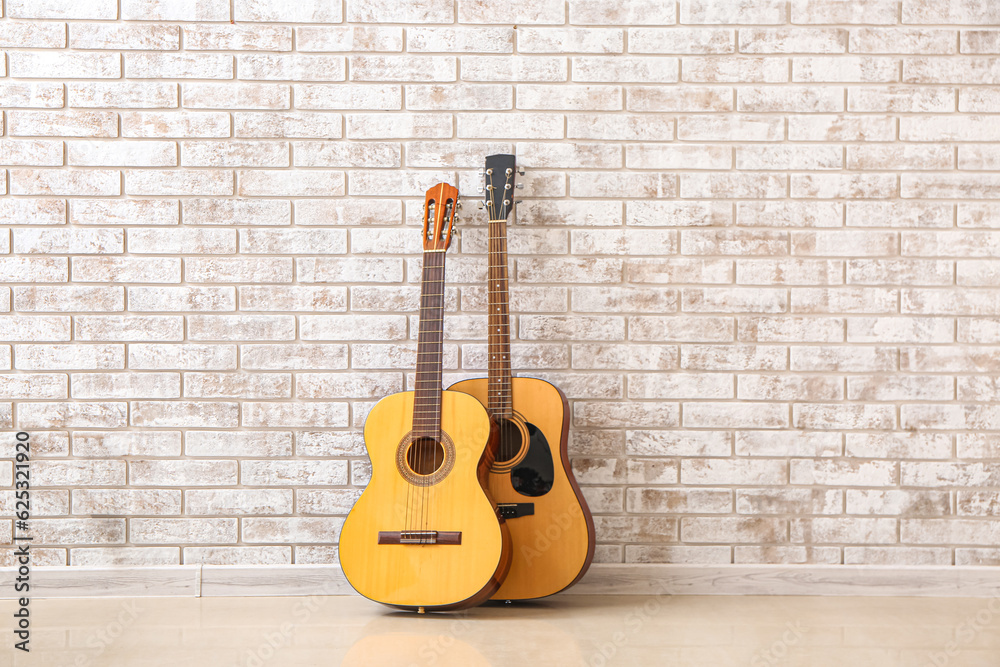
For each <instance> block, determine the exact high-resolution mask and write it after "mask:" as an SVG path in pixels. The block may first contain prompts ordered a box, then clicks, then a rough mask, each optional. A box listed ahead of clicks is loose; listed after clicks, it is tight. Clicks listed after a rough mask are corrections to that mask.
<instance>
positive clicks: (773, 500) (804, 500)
mask: <svg viewBox="0 0 1000 667" xmlns="http://www.w3.org/2000/svg"><path fill="white" fill-rule="evenodd" d="M842 507H843V497H842V492H840V491H834V490H828V489H740V490H737V492H736V511H737V512H738V513H739V514H840V513H841V512H842Z"/></svg>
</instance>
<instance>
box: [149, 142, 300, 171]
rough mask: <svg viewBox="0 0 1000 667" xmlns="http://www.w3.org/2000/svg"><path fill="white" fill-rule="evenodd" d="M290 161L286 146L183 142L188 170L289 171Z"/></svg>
mask: <svg viewBox="0 0 1000 667" xmlns="http://www.w3.org/2000/svg"><path fill="white" fill-rule="evenodd" d="M145 143H148V142H143V144H145ZM171 146H172V144H171ZM290 161H291V160H290V157H289V150H288V143H286V142H280V141H267V142H264V141H259V142H255V141H233V140H227V141H182V142H181V162H182V163H183V164H184V166H185V167H288V166H290V165H289V163H290Z"/></svg>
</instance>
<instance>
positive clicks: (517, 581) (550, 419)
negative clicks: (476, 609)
mask: <svg viewBox="0 0 1000 667" xmlns="http://www.w3.org/2000/svg"><path fill="white" fill-rule="evenodd" d="M510 382H511V392H510V393H511V395H512V400H513V415H514V416H513V418H512V419H511V420H509V421H507V422H506V423H505V424H500V425H497V427H495V429H494V433H495V434H496V437H497V438H498V439H499V441H498V442H497V444H496V449H497V455H496V461H495V462H494V463H493V464H492V465H491V467H490V472H489V481H488V490H489V494H490V497H491V498H492V499H493V501H494V502H496V503H497V504H498V505H500V506H503V505H505V504H524V503H531V504H533V507H532V509H533V514H527V515H522V516H517V517H516V518H508V519H507V526H508V528H509V530H510V534H511V541H512V542H513V545H514V550H513V556H512V562H511V566H510V571H509V572H508V573H507V578H506V579H505V580H504V582H503V584H502V585H501V586H500V588H499V590H497V592H496V593H494V594H493V599H495V600H528V599H532V598H540V597H545V596H547V595H553V594H555V593H558V592H559V591H561V590H564V589H565V588H567V587H569V586H571V585H573V584H574V583H576V582H577V581H578V580H579V579H580V577H582V576H583V575H584V573H585V572H586V571H587V568H589V567H590V562H591V561H592V560H593V558H594V520H593V518H592V517H591V515H590V510H589V509H588V508H587V503H586V501H585V500H584V499H583V495H582V493H581V492H580V487H579V486H578V485H577V483H576V480H575V479H574V478H573V474H572V472H571V469H570V463H569V456H568V454H567V451H566V438H567V434H568V430H569V411H568V405H567V402H566V397H565V396H564V395H563V393H562V392H561V391H559V389H557V388H556V387H555V386H553V385H552V384H549V383H548V382H546V381H544V380H539V379H537V378H526V377H513V378H511V379H510ZM449 391H457V392H463V393H466V394H469V395H470V396H473V397H475V398H476V399H477V400H478V401H479V402H480V403H482V404H483V405H487V404H488V391H489V383H488V380H487V379H486V378H482V379H475V380H464V381H462V382H458V383H456V384H454V385H452V386H451V387H449Z"/></svg>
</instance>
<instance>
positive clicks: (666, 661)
mask: <svg viewBox="0 0 1000 667" xmlns="http://www.w3.org/2000/svg"><path fill="white" fill-rule="evenodd" d="M13 609H14V605H13V603H12V602H9V601H5V602H2V603H0V619H7V620H6V621H0V626H2V624H3V623H4V622H6V623H7V624H8V628H12V627H13V626H12V623H11V621H12V617H11V613H12V612H13ZM31 609H32V620H33V628H32V635H31V647H32V651H31V653H30V654H23V653H21V652H19V651H15V650H13V649H12V648H11V630H10V629H7V628H2V627H0V636H2V637H4V639H3V644H4V646H3V648H2V649H0V656H2V657H0V665H3V666H4V667H6V666H8V665H11V666H17V667H20V666H25V667H27V666H32V667H41V666H43V665H44V666H46V667H48V666H50V665H52V666H56V665H57V666H60V667H91V666H94V667H96V666H104V665H114V666H119V665H121V666H128V667H147V666H151V665H171V666H174V665H177V666H181V665H184V666H186V665H192V666H201V665H206V666H211V667H220V666H226V667H228V666H238V667H264V666H265V665H266V666H268V667H304V666H306V665H309V666H313V665H316V666H320V665H322V666H323V667H336V666H337V665H349V666H352V667H382V666H383V665H384V666H387V667H390V666H391V667H480V666H482V667H486V666H487V665H492V666H494V667H497V666H501V665H502V666H504V667H534V666H536V665H553V666H562V665H566V666H577V665H586V666H591V667H603V666H604V665H629V666H632V665H636V666H645V665H655V666H657V667H659V666H661V665H662V666H674V665H676V666H678V667H680V666H683V667H695V666H697V667H728V666H730V665H732V666H737V665H739V666H746V667H773V666H777V665H788V666H795V667H834V666H836V667H869V666H870V667H896V666H899V667H998V666H1000V599H998V600H994V601H991V600H989V599H941V598H817V597H812V598H809V597H739V598H734V597H652V596H650V597H641V596H629V597H607V596H605V597H591V596H576V595H563V596H559V597H555V598H552V599H550V600H545V601H540V602H536V603H532V604H524V605H518V606H510V607H504V606H485V607H479V608H476V609H472V610H469V611H467V612H462V613H454V614H433V615H427V616H417V615H414V614H409V613H401V612H394V611H392V610H389V609H387V608H384V607H382V606H380V605H377V604H374V603H372V602H368V601H367V600H364V599H361V598H357V597H313V598H173V599H171V598H141V599H74V600H35V601H32V603H31Z"/></svg>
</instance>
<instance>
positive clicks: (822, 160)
mask: <svg viewBox="0 0 1000 667" xmlns="http://www.w3.org/2000/svg"><path fill="white" fill-rule="evenodd" d="M736 166H737V168H738V169H745V170H757V169H761V170H775V169H796V170H799V169H802V170H805V169H810V170H813V169H816V170H820V169H840V168H842V167H843V150H842V148H841V147H840V146H769V145H762V146H739V147H737V148H736Z"/></svg>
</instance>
